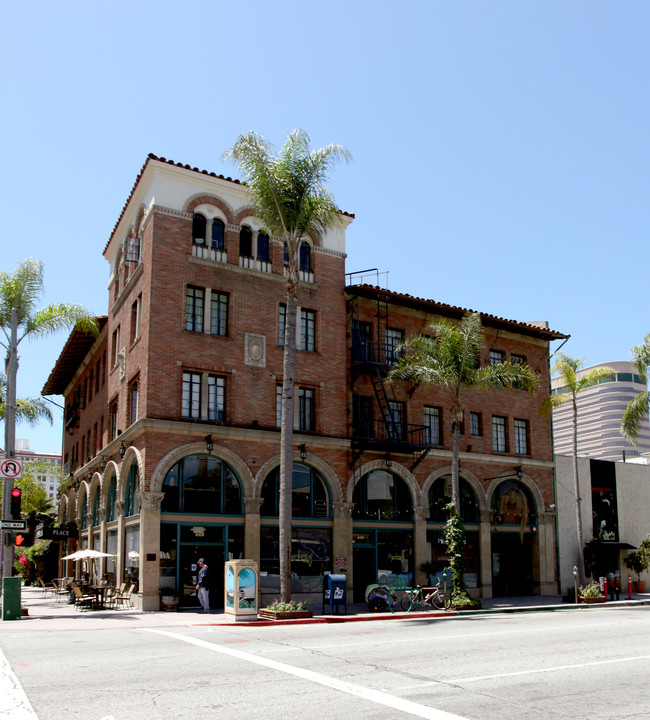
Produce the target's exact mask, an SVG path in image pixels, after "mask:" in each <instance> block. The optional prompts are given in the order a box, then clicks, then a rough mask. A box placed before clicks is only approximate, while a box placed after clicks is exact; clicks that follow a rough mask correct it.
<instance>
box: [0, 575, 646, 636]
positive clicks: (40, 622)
mask: <svg viewBox="0 0 650 720" xmlns="http://www.w3.org/2000/svg"><path fill="white" fill-rule="evenodd" d="M21 600H22V606H23V608H26V609H27V612H28V615H27V616H23V618H22V619H21V620H13V621H5V622H0V632H4V631H24V630H25V629H27V628H29V629H31V630H36V629H39V630H79V629H83V628H88V629H91V628H92V629H97V628H119V627H169V626H190V625H237V626H247V625H255V626H262V625H278V624H279V622H283V623H302V624H304V623H340V622H355V621H356V622H362V621H372V620H399V619H401V620H409V619H411V620H413V619H421V618H429V619H431V618H454V617H455V618H458V617H467V616H471V615H477V614H481V615H489V614H494V613H513V612H534V611H550V610H576V609H579V610H583V609H584V610H586V609H589V608H592V607H598V608H603V607H621V606H624V605H645V604H650V593H649V594H643V595H634V596H633V599H632V600H628V599H625V600H619V601H613V602H608V603H606V604H600V605H595V606H593V605H575V604H569V603H563V602H562V597H561V596H560V595H546V596H526V597H510V598H490V599H487V600H484V601H483V607H482V609H480V610H461V611H450V612H444V611H438V610H434V609H433V608H431V609H428V610H422V611H414V612H410V613H409V612H402V611H400V612H395V613H391V612H383V613H376V612H370V611H369V610H368V608H367V606H366V605H365V604H348V607H347V613H346V614H343V612H342V611H343V608H341V613H340V614H334V615H328V614H322V613H321V609H322V607H321V606H320V605H318V606H314V607H312V608H311V610H312V611H313V612H314V617H313V618H310V619H301V620H285V621H279V622H278V621H269V620H257V619H256V618H255V617H252V618H250V619H248V618H247V619H246V620H240V621H235V620H234V619H233V617H232V616H231V615H226V614H225V613H223V612H222V611H219V612H216V611H215V612H213V613H210V614H209V615H205V614H204V613H202V612H198V611H180V612H162V611H160V612H142V611H140V610H135V609H131V610H128V609H123V610H88V611H81V610H77V609H76V607H75V606H74V605H69V604H68V603H67V602H65V601H60V602H56V599H55V598H53V597H48V596H46V597H44V596H43V591H42V590H41V588H37V587H32V586H28V587H23V588H22V597H21Z"/></svg>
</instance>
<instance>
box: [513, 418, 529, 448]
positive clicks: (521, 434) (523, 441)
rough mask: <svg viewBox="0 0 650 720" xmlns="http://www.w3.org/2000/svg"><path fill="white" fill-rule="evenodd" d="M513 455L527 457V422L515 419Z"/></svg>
mask: <svg viewBox="0 0 650 720" xmlns="http://www.w3.org/2000/svg"><path fill="white" fill-rule="evenodd" d="M514 429H515V438H514V439H515V455H528V420H520V419H517V418H515V421H514Z"/></svg>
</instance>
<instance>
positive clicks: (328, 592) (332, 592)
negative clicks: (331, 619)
mask: <svg viewBox="0 0 650 720" xmlns="http://www.w3.org/2000/svg"><path fill="white" fill-rule="evenodd" d="M328 604H329V614H330V615H333V614H334V608H336V612H337V614H338V611H339V610H338V609H339V608H340V607H341V606H343V607H344V612H345V614H346V615H347V612H348V579H347V577H345V575H325V578H324V580H323V612H325V605H328Z"/></svg>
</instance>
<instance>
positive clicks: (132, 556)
mask: <svg viewBox="0 0 650 720" xmlns="http://www.w3.org/2000/svg"><path fill="white" fill-rule="evenodd" d="M139 557H140V553H139V552H138V551H137V550H129V560H137V559H138V558H139Z"/></svg>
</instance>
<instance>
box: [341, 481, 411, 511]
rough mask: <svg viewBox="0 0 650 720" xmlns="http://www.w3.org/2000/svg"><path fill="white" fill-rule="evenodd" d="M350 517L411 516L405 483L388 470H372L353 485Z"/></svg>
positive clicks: (408, 495) (409, 496) (409, 497)
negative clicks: (351, 513) (352, 510)
mask: <svg viewBox="0 0 650 720" xmlns="http://www.w3.org/2000/svg"><path fill="white" fill-rule="evenodd" d="M352 500H353V502H354V512H353V517H355V518H356V519H357V520H370V519H372V520H412V519H413V500H412V498H411V492H410V490H409V489H408V486H407V485H406V483H405V482H404V480H402V478H401V477H399V476H398V475H393V473H391V472H389V471H388V470H372V471H371V472H369V473H367V474H366V475H364V476H363V477H362V478H361V480H359V482H358V483H357V484H356V486H355V488H354V495H353V497H352Z"/></svg>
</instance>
